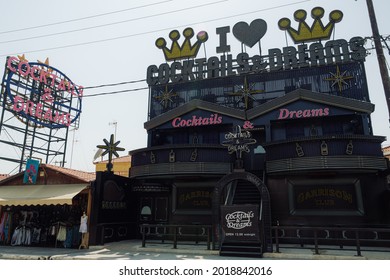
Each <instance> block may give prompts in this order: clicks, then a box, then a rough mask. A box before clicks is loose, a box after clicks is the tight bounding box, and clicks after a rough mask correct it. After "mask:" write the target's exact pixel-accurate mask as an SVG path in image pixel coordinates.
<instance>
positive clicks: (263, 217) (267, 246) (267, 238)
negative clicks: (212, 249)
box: [212, 172, 272, 253]
mask: <svg viewBox="0 0 390 280" xmlns="http://www.w3.org/2000/svg"><path fill="white" fill-rule="evenodd" d="M236 180H244V181H248V182H250V183H251V184H253V185H254V186H256V187H257V189H258V190H259V192H260V195H261V199H260V214H259V219H260V223H259V226H260V232H261V242H262V244H263V246H262V250H263V253H264V252H272V232H271V204H270V196H269V192H268V189H267V187H266V185H265V184H264V182H263V181H262V180H261V179H260V178H259V177H257V176H256V175H254V174H252V173H250V172H233V173H230V174H227V175H226V176H224V177H223V178H221V179H220V180H219V181H218V182H217V184H216V186H215V188H214V194H213V205H212V207H213V225H214V242H216V243H217V244H220V242H221V217H220V216H221V196H222V194H223V193H224V190H225V188H226V186H228V185H229V184H230V183H232V182H233V181H236Z"/></svg>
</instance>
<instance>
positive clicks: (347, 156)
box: [130, 29, 390, 241]
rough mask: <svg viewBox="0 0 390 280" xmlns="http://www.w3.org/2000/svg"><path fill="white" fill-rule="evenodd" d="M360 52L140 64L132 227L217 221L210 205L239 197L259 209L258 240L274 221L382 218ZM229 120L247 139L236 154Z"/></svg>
mask: <svg viewBox="0 0 390 280" xmlns="http://www.w3.org/2000/svg"><path fill="white" fill-rule="evenodd" d="M217 30H218V29H217ZM217 34H220V33H218V32H217ZM221 42H222V41H221ZM156 45H157V42H156ZM183 47H184V44H183ZM172 48H173V47H172ZM217 49H218V48H217ZM364 59H365V50H364V48H363V46H362V41H361V38H353V39H351V40H350V41H349V42H347V41H346V40H334V41H328V42H327V43H326V44H322V43H313V44H312V45H310V46H309V45H307V44H302V45H300V46H299V47H297V48H295V47H286V48H283V49H282V50H278V49H273V50H269V52H268V55H266V56H254V57H249V55H247V54H246V53H242V54H239V55H238V56H237V57H236V58H234V59H233V58H232V56H231V55H230V54H225V53H224V54H223V55H221V56H220V57H211V58H208V59H207V60H206V59H201V60H199V59H197V60H194V59H189V58H188V57H187V58H186V60H183V61H181V62H178V61H180V59H179V60H175V61H174V62H172V63H171V64H168V63H165V64H162V65H160V66H156V65H152V66H150V67H149V68H148V82H149V85H150V87H149V91H150V95H149V119H148V121H147V122H146V123H145V125H144V126H145V129H146V130H147V133H148V143H147V147H146V148H143V149H139V150H134V151H131V152H130V154H131V156H132V167H131V170H130V178H131V179H132V180H134V185H133V186H132V195H133V197H134V198H135V201H136V203H137V206H136V207H137V209H138V210H137V211H138V212H137V223H138V226H139V225H141V224H145V223H147V224H209V225H213V226H216V227H220V224H219V223H220V219H221V217H220V216H219V215H220V213H219V207H221V206H226V205H243V204H252V205H257V206H259V207H260V209H261V211H260V212H261V213H260V220H261V221H262V222H261V224H260V226H261V227H262V232H263V235H264V236H265V237H264V238H267V236H268V235H270V234H269V227H270V225H276V224H280V225H293V226H296V225H303V226H334V225H343V226H363V227H369V226H375V225H383V224H386V223H388V222H389V221H390V217H389V213H388V211H387V210H386V209H388V205H389V201H388V199H386V197H387V195H385V194H387V193H388V189H387V188H388V187H387V183H386V172H387V169H388V163H387V160H386V159H385V158H384V156H383V153H382V150H381V143H382V142H383V141H384V140H385V138H384V137H382V136H376V135H374V134H373V131H372V124H371V118H370V114H371V113H372V112H373V111H374V104H372V103H371V102H370V98H369V91H368V87H367V80H366V74H365V69H364ZM183 69H185V70H183ZM188 69H191V70H188ZM237 127H240V129H241V131H242V132H244V133H247V132H249V133H250V134H248V135H250V136H251V139H252V140H253V139H254V140H255V141H252V144H253V145H251V146H250V148H248V147H249V146H246V148H248V149H243V151H241V152H240V153H242V160H241V161H238V162H237V157H239V156H238V154H239V153H238V152H237V153H235V151H237V146H235V147H229V149H228V148H227V147H226V141H227V138H228V137H227V135H228V134H229V132H230V133H233V135H237V134H234V130H235V128H237ZM236 133H237V132H236ZM230 135H231V134H230ZM254 142H256V143H254ZM244 146H245V145H244ZM240 172H241V173H240ZM234 174H247V175H248V174H250V176H249V175H248V176H246V175H245V176H241V175H237V176H234ZM229 176H230V177H229ZM221 182H224V184H225V185H224V186H223V187H221ZM256 182H257V183H256ZM259 182H261V183H259ZM259 186H261V187H259ZM216 195H217V196H218V197H217V198H216ZM217 209H218V210H217ZM217 231H218V229H216V230H215V232H214V234H215V236H216V238H219V235H218V232H217ZM264 238H263V241H264V240H265V239H264Z"/></svg>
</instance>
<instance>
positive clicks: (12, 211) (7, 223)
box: [0, 165, 94, 248]
mask: <svg viewBox="0 0 390 280" xmlns="http://www.w3.org/2000/svg"><path fill="white" fill-rule="evenodd" d="M23 177H24V172H23V173H19V174H16V175H14V176H11V177H9V178H7V179H5V180H3V181H1V183H0V244H1V245H11V246H42V247H64V248H79V246H80V244H81V241H82V234H81V232H80V221H81V217H82V216H83V213H84V212H85V215H86V216H90V207H91V205H90V203H91V180H93V179H94V174H90V173H85V172H79V171H75V170H70V169H66V168H59V167H56V166H51V165H40V167H39V170H38V172H37V179H36V183H35V184H31V183H30V184H23ZM87 232H88V224H87ZM84 237H86V238H87V235H84ZM84 242H86V244H84V245H85V246H84V247H88V240H87V239H85V238H84Z"/></svg>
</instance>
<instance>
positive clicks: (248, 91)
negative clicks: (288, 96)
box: [229, 77, 264, 109]
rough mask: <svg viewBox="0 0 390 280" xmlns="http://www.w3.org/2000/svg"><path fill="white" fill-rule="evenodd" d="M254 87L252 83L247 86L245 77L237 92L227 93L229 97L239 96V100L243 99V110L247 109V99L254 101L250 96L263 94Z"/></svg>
mask: <svg viewBox="0 0 390 280" xmlns="http://www.w3.org/2000/svg"><path fill="white" fill-rule="evenodd" d="M254 86H255V84H254V83H252V84H248V81H247V79H246V77H245V78H244V85H242V86H239V90H238V91H237V92H233V93H229V95H233V96H241V98H242V99H244V104H245V109H248V101H249V98H251V99H252V100H256V99H255V98H254V97H253V96H252V95H253V94H257V93H262V92H264V90H255V89H254Z"/></svg>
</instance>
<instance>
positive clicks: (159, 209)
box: [138, 196, 169, 233]
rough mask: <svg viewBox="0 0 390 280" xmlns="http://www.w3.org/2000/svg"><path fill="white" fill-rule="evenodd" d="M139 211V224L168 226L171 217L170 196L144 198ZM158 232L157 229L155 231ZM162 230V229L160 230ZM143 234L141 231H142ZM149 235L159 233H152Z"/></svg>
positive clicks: (141, 199) (141, 200)
mask: <svg viewBox="0 0 390 280" xmlns="http://www.w3.org/2000/svg"><path fill="white" fill-rule="evenodd" d="M139 201H140V204H139V210H138V213H139V215H138V223H139V225H142V224H156V225H161V224H167V223H168V217H169V215H168V214H169V203H168V196H142V197H141V198H140V200H139ZM155 230H157V229H155ZM160 230H162V229H160ZM140 232H141V231H140ZM147 233H157V232H154V231H153V232H150V230H148V231H147Z"/></svg>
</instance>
